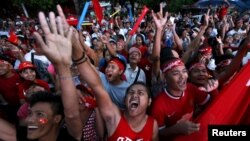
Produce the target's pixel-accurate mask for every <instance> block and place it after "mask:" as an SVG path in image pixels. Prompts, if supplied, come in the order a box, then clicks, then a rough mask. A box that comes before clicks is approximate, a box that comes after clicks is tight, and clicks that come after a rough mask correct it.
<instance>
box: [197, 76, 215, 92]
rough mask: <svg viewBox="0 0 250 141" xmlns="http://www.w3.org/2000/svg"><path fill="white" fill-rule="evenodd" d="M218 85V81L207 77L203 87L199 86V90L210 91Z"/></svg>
mask: <svg viewBox="0 0 250 141" xmlns="http://www.w3.org/2000/svg"><path fill="white" fill-rule="evenodd" d="M218 86H219V81H218V80H216V79H209V80H208V82H207V85H206V86H205V87H199V89H200V90H201V91H205V92H211V91H213V90H215V89H217V88H218Z"/></svg>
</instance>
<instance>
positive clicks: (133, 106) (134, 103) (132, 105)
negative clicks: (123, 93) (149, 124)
mask: <svg viewBox="0 0 250 141" xmlns="http://www.w3.org/2000/svg"><path fill="white" fill-rule="evenodd" d="M138 107H139V102H138V101H137V100H132V101H131V102H130V109H131V110H135V109H137V108H138Z"/></svg>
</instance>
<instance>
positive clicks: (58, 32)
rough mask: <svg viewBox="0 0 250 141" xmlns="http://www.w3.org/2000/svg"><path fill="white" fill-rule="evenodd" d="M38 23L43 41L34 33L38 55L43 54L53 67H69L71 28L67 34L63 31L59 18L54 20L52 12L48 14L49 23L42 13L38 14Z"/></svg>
mask: <svg viewBox="0 0 250 141" xmlns="http://www.w3.org/2000/svg"><path fill="white" fill-rule="evenodd" d="M38 17H39V22H40V24H41V28H42V30H43V32H44V36H45V37H44V40H43V38H42V37H41V35H40V34H39V33H37V32H35V33H34V35H35V38H36V41H37V43H38V45H39V46H38V48H39V50H37V51H38V53H40V54H44V55H45V56H47V58H48V59H49V60H50V61H51V62H52V63H53V64H54V65H59V64H63V65H70V64H71V54H72V43H71V36H72V28H69V30H68V31H67V32H65V30H64V29H63V24H62V19H61V17H59V16H58V17H57V18H55V14H54V13H53V12H50V13H49V21H50V22H49V23H48V22H47V20H46V17H45V15H44V13H43V12H39V15H38Z"/></svg>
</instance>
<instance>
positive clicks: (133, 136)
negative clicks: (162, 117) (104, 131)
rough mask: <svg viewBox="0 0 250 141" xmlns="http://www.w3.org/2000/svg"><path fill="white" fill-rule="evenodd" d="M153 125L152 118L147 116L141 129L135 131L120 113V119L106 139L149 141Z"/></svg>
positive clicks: (110, 140)
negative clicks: (112, 132)
mask: <svg viewBox="0 0 250 141" xmlns="http://www.w3.org/2000/svg"><path fill="white" fill-rule="evenodd" d="M153 127H154V119H153V118H152V117H150V116H148V119H147V122H146V124H145V125H144V127H143V129H142V130H141V131H140V132H135V131H133V130H132V129H131V128H130V126H129V124H128V122H127V121H126V119H125V118H124V116H123V114H122V116H121V120H120V122H119V124H118V126H117V128H116V130H115V132H114V134H113V135H111V136H110V137H109V138H108V141H118V140H119V141H120V140H121V141H122V140H123V141H125V140H126V141H127V140H131V141H137V140H140V141H141V140H143V141H151V140H152V138H153V129H154V128H153Z"/></svg>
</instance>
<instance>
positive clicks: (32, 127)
mask: <svg viewBox="0 0 250 141" xmlns="http://www.w3.org/2000/svg"><path fill="white" fill-rule="evenodd" d="M27 128H28V130H34V129H37V128H38V126H32V125H31V126H28V127H27Z"/></svg>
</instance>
